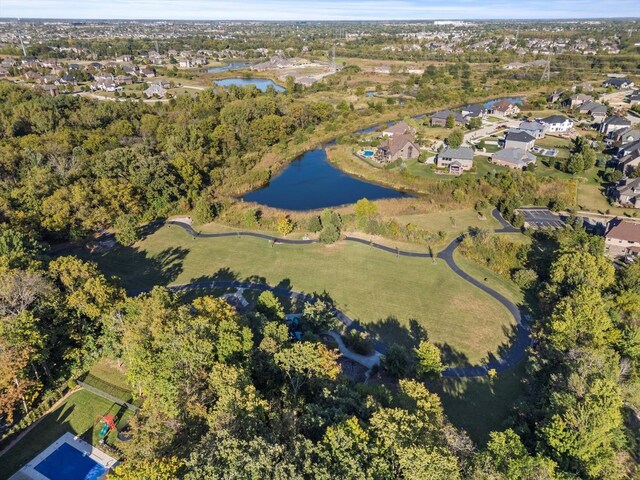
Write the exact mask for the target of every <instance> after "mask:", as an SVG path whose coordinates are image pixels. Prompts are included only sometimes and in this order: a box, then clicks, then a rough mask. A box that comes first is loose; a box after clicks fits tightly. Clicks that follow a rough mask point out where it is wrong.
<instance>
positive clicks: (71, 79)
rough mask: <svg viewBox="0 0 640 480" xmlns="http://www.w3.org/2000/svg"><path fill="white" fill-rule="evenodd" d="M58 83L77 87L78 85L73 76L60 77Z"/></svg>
mask: <svg viewBox="0 0 640 480" xmlns="http://www.w3.org/2000/svg"><path fill="white" fill-rule="evenodd" d="M58 82H59V83H60V84H61V85H77V84H78V82H77V81H76V79H75V77H72V76H71V75H63V76H62V77H60V80H58Z"/></svg>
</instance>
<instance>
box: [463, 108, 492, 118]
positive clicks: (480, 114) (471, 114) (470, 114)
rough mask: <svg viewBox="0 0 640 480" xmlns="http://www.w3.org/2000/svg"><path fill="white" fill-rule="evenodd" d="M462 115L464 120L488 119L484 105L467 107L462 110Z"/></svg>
mask: <svg viewBox="0 0 640 480" xmlns="http://www.w3.org/2000/svg"><path fill="white" fill-rule="evenodd" d="M460 113H461V114H462V116H463V117H464V118H482V119H483V120H484V119H486V118H487V114H488V112H487V109H486V108H484V107H483V106H482V105H467V106H465V107H462V108H461V109H460Z"/></svg>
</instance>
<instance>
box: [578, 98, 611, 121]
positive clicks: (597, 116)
mask: <svg viewBox="0 0 640 480" xmlns="http://www.w3.org/2000/svg"><path fill="white" fill-rule="evenodd" d="M578 112H579V113H580V114H582V115H587V114H588V115H591V116H592V117H593V119H594V120H602V119H604V118H606V116H607V107H606V106H605V105H602V104H601V103H598V102H585V103H583V104H582V105H580V107H579V109H578Z"/></svg>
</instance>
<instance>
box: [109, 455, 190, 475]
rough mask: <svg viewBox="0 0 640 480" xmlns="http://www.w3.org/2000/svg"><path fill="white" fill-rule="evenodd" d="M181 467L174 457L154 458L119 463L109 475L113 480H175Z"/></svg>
mask: <svg viewBox="0 0 640 480" xmlns="http://www.w3.org/2000/svg"><path fill="white" fill-rule="evenodd" d="M182 465H183V462H182V461H181V460H178V459H177V458H175V457H169V458H164V457H161V458H154V459H149V460H145V461H142V462H136V463H127V462H125V463H121V464H120V465H118V466H117V467H116V468H114V469H113V471H112V472H111V473H109V478H110V479H114V480H148V479H150V478H153V479H154V480H175V479H176V478H178V476H179V475H178V474H179V472H180V469H181V467H182Z"/></svg>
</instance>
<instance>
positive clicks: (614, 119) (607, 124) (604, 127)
mask: <svg viewBox="0 0 640 480" xmlns="http://www.w3.org/2000/svg"><path fill="white" fill-rule="evenodd" d="M630 126H631V122H630V121H629V120H627V119H626V118H624V117H619V116H617V115H613V116H611V117H607V118H605V119H604V120H603V121H602V123H601V124H600V127H599V128H598V131H599V132H600V133H602V134H604V135H608V134H609V133H611V132H615V131H616V130H622V129H623V128H628V127H630Z"/></svg>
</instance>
